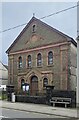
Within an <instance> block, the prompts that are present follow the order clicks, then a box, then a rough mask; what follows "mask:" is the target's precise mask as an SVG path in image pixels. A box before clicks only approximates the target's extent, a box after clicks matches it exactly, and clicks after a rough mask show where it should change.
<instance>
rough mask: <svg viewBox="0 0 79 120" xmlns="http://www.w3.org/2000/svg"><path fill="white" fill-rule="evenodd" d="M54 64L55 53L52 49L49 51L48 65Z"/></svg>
mask: <svg viewBox="0 0 79 120" xmlns="http://www.w3.org/2000/svg"><path fill="white" fill-rule="evenodd" d="M50 64H53V53H52V51H50V52H49V53H48V65H50Z"/></svg>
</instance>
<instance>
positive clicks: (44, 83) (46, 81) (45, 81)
mask: <svg viewBox="0 0 79 120" xmlns="http://www.w3.org/2000/svg"><path fill="white" fill-rule="evenodd" d="M46 85H48V79H47V78H44V79H43V87H46Z"/></svg>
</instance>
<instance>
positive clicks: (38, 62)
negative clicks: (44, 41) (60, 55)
mask: <svg viewBox="0 0 79 120" xmlns="http://www.w3.org/2000/svg"><path fill="white" fill-rule="evenodd" d="M41 64H42V58H41V54H40V53H39V54H38V55H37V66H41Z"/></svg>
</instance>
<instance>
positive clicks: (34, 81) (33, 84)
mask: <svg viewBox="0 0 79 120" xmlns="http://www.w3.org/2000/svg"><path fill="white" fill-rule="evenodd" d="M37 93H38V77H37V76H35V75H34V76H32V77H31V80H30V94H31V95H36V94H37Z"/></svg>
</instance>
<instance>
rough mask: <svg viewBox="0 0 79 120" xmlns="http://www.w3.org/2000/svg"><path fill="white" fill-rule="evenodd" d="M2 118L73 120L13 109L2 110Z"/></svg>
mask: <svg viewBox="0 0 79 120" xmlns="http://www.w3.org/2000/svg"><path fill="white" fill-rule="evenodd" d="M1 118H3V119H2V120H19V118H21V119H20V120H22V118H28V120H30V119H29V118H32V120H33V118H42V119H44V118H45V119H46V118H52V120H72V119H69V118H65V117H61V116H55V115H48V114H41V113H34V112H27V111H19V110H13V109H5V108H2V116H1ZM5 118H7V119H5ZM10 118H11V119H10ZM42 119H41V120H42ZM45 119H44V120H45ZM37 120H38V119H37ZM73 120H74V119H73Z"/></svg>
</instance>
